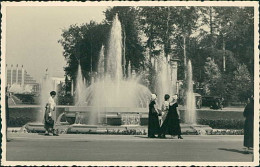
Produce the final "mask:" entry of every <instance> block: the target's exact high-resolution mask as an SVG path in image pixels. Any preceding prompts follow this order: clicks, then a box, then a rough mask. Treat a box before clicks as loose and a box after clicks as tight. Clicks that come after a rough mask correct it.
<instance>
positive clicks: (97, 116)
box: [67, 15, 151, 128]
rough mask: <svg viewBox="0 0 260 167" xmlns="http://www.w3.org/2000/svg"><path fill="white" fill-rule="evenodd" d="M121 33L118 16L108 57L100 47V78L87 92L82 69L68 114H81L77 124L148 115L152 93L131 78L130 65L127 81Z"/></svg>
mask: <svg viewBox="0 0 260 167" xmlns="http://www.w3.org/2000/svg"><path fill="white" fill-rule="evenodd" d="M121 31H122V28H121V24H120V21H119V20H118V16H117V15H116V16H115V18H114V20H113V24H112V28H111V33H110V39H109V45H108V47H107V48H108V51H107V55H105V54H104V50H105V48H104V46H102V47H101V51H100V56H99V62H98V66H97V72H98V78H97V79H96V80H95V82H94V83H92V84H91V85H90V86H89V87H87V88H86V87H85V85H84V84H82V74H81V68H80V66H79V70H78V77H77V86H76V92H75V94H76V97H77V100H76V101H77V103H76V106H75V107H70V108H68V109H67V111H68V112H76V113H79V114H77V115H78V118H76V120H77V121H76V123H79V122H80V124H81V125H83V126H85V127H86V126H87V125H88V127H89V126H98V125H103V124H106V123H107V117H109V116H111V115H113V116H114V117H116V118H118V117H121V118H123V117H124V118H126V116H125V114H130V113H134V114H137V113H138V114H141V113H146V114H147V113H148V109H147V107H148V101H149V98H150V95H151V92H150V90H149V89H148V88H147V87H145V86H144V85H141V84H139V77H138V76H137V77H131V76H130V75H129V70H131V65H130V62H129V66H128V78H124V77H123V68H122V34H121ZM105 60H106V62H105ZM105 63H106V64H105ZM105 67H106V68H105ZM124 68H125V67H124ZM122 122H129V121H122ZM79 126H80V125H73V126H72V127H74V128H75V127H79Z"/></svg>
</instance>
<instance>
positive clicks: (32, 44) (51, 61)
mask: <svg viewBox="0 0 260 167" xmlns="http://www.w3.org/2000/svg"><path fill="white" fill-rule="evenodd" d="M106 8H107V7H103V6H100V7H91V6H85V7H76V6H75V7H65V6H64V7H48V6H46V7H35V6H34V7H28V6H27V7H25V6H19V7H18V6H12V7H7V8H6V64H7V65H8V67H10V66H11V64H13V66H16V64H18V65H19V67H21V66H22V65H23V66H24V69H25V70H26V71H27V72H28V74H30V75H31V76H32V77H34V78H35V79H36V80H37V81H38V82H39V81H40V80H41V78H42V77H43V76H44V74H45V70H46V69H47V68H48V72H49V74H50V76H53V77H64V74H65V73H64V70H63V67H65V66H66V61H65V59H64V57H63V55H62V52H63V48H62V46H61V45H60V44H59V43H58V40H59V39H61V33H62V30H63V29H67V28H68V27H69V26H70V25H71V24H78V25H81V24H83V23H86V22H89V21H90V20H95V21H96V22H101V21H102V20H103V19H104V18H105V16H104V14H103V11H105V10H106Z"/></svg>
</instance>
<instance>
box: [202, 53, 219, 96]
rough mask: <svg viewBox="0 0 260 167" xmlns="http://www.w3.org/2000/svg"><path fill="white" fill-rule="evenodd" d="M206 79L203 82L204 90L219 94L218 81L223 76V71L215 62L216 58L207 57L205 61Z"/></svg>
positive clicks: (212, 94)
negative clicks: (221, 71)
mask: <svg viewBox="0 0 260 167" xmlns="http://www.w3.org/2000/svg"><path fill="white" fill-rule="evenodd" d="M204 68H205V81H204V82H203V85H204V90H205V94H206V95H211V96H214V95H218V93H219V91H220V90H219V87H218V83H219V80H220V78H221V73H220V71H219V68H218V66H217V65H216V64H215V62H214V60H212V59H211V58H210V57H208V58H207V62H206V63H205V66H204Z"/></svg>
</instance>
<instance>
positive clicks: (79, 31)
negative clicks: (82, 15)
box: [59, 21, 108, 81]
mask: <svg viewBox="0 0 260 167" xmlns="http://www.w3.org/2000/svg"><path fill="white" fill-rule="evenodd" d="M107 30H108V25H107V24H98V23H96V22H94V21H91V22H90V23H86V24H83V25H80V26H78V25H71V26H70V27H69V28H68V29H67V30H63V33H62V39H60V40H59V43H61V45H62V46H63V49H64V51H63V55H64V57H65V59H66V60H67V66H66V67H65V72H66V75H68V76H70V78H72V80H74V81H75V79H76V73H77V69H78V64H79V63H80V65H81V67H82V71H83V75H84V76H85V77H86V78H87V79H89V77H90V76H89V73H90V72H94V71H96V68H97V62H98V58H99V51H100V49H101V46H102V44H105V43H106V40H107V38H108V34H107Z"/></svg>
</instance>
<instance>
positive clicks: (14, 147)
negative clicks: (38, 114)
mask: <svg viewBox="0 0 260 167" xmlns="http://www.w3.org/2000/svg"><path fill="white" fill-rule="evenodd" d="M8 138H9V139H10V142H7V147H6V151H7V152H6V158H7V159H6V160H7V161H184V162H186V161H187V162H190V161H196V162H220V161H222V162H223V161H225V162H252V159H253V154H252V151H251V152H250V153H249V154H245V152H244V151H243V136H241V135H236V136H235V135H232V136H226V135H222V136H213V135H212V136H211V135H207V136H200V135H194V136H193V135H184V136H183V138H184V139H183V140H181V139H177V137H175V138H173V139H171V138H170V136H167V139H158V138H155V139H150V138H147V136H142V135H136V136H135V135H95V134H61V135H60V136H44V135H43V134H36V133H8Z"/></svg>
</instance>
